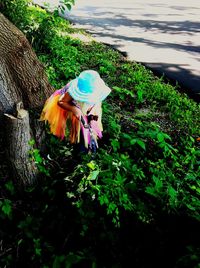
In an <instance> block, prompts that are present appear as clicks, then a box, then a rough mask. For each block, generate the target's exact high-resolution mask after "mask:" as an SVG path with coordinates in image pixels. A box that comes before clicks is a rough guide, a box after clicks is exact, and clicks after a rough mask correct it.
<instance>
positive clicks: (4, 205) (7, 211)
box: [1, 199, 12, 216]
mask: <svg viewBox="0 0 200 268" xmlns="http://www.w3.org/2000/svg"><path fill="white" fill-rule="evenodd" d="M1 209H2V211H3V212H4V213H5V214H6V215H8V216H11V213H12V206H11V201H10V200H8V199H5V200H4V201H3V203H2V208H1Z"/></svg>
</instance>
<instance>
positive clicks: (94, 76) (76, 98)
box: [40, 70, 111, 149]
mask: <svg viewBox="0 0 200 268" xmlns="http://www.w3.org/2000/svg"><path fill="white" fill-rule="evenodd" d="M110 92H111V90H110V88H109V87H107V86H106V85H105V83H104V81H103V80H102V79H101V77H100V76H99V74H98V73H97V72H96V71H93V70H86V71H83V72H81V73H80V75H79V76H78V77H77V78H75V79H73V80H72V81H70V82H69V83H68V84H67V85H66V86H65V87H63V88H62V89H59V90H57V91H55V92H54V93H53V94H52V95H51V96H50V98H49V99H48V100H47V101H46V103H45V105H44V108H43V110H42V114H41V117H40V120H44V121H45V122H46V121H48V123H49V125H50V131H51V133H53V134H54V135H55V136H57V137H59V138H61V139H63V138H64V137H65V133H66V124H67V129H68V130H69V132H70V133H69V138H70V142H71V143H80V141H81V140H83V142H84V146H85V148H86V149H88V147H89V145H90V142H91V133H90V130H91V129H92V133H93V137H94V139H95V140H96V141H97V139H98V138H101V137H102V130H103V128H102V123H101V116H102V110H101V102H102V101H103V100H104V99H105V98H106V97H107V96H108V95H109V94H110ZM88 118H90V119H95V120H91V121H90V122H89V121H88ZM88 124H89V126H90V127H88Z"/></svg>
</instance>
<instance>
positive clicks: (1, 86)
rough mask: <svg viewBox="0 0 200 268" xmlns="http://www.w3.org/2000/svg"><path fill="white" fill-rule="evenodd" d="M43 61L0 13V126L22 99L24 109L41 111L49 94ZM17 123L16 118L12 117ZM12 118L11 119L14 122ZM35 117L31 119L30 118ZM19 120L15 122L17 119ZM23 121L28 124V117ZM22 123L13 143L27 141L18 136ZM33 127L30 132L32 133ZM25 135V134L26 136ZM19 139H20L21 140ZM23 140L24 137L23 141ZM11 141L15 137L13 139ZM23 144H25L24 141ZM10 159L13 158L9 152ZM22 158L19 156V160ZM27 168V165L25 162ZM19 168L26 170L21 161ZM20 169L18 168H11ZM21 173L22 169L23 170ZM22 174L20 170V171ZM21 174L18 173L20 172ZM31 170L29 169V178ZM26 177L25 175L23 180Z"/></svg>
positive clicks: (12, 113)
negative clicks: (5, 114)
mask: <svg viewBox="0 0 200 268" xmlns="http://www.w3.org/2000/svg"><path fill="white" fill-rule="evenodd" d="M52 92H53V88H52V86H51V85H50V84H49V82H48V79H47V76H46V74H45V71H44V67H43V65H42V64H41V63H40V62H39V60H38V58H37V56H36V54H35V53H34V51H33V50H32V48H31V46H30V44H29V42H28V40H27V39H26V37H25V36H24V34H23V33H22V32H21V31H20V30H19V29H17V28H16V27H15V26H14V25H13V24H12V23H11V22H9V21H8V20H7V19H6V18H5V17H4V16H3V15H2V14H1V13H0V128H1V130H2V129H3V128H4V124H5V123H4V121H3V114H4V113H7V114H10V115H13V116H14V117H15V116H16V115H15V114H14V111H15V109H14V107H15V105H16V103H18V102H22V103H23V107H24V108H25V109H26V110H31V111H36V110H37V111H39V112H40V111H41V108H42V106H43V105H44V102H45V100H46V99H47V98H48V97H49V96H50V95H51V94H52ZM12 119H13V120H14V121H15V120H16V121H15V123H14V124H18V123H19V120H17V119H14V118H12ZM14 121H13V122H14ZM32 121H34V120H31V122H32ZM16 122H18V123H16ZM26 124H29V122H28V121H27V122H26ZM23 127H24V125H23V124H18V126H17V127H14V130H13V131H16V132H17V133H18V134H19V135H18V134H17V133H15V135H14V136H15V137H16V139H18V138H19V140H18V141H16V146H18V147H19V148H20V146H21V145H20V143H22V142H23V143H24V142H28V141H27V139H26V141H25V140H23V139H21V137H20V136H21V134H20V133H22V131H23V130H22V129H23ZM34 130H35V129H34V127H32V131H31V133H35V131H34ZM27 137H28V136H27ZM20 139H21V141H20ZM22 140H23V141H22ZM12 142H14V141H12ZM23 146H25V145H24V144H23ZM10 160H13V159H12V157H11V154H10ZM20 161H21V162H23V160H22V158H21V160H20ZM22 164H23V163H22ZM26 165H27V170H29V168H28V165H29V164H28V163H26ZM22 169H24V170H25V167H24V165H22ZM16 171H17V172H18V173H20V172H21V171H19V169H18V168H17V169H15V168H14V169H13V172H14V173H16ZM22 173H23V172H22ZM20 174H21V173H20ZM19 177H20V176H19ZM31 178H32V174H31V173H30V179H31ZM27 180H28V179H26V178H25V181H27Z"/></svg>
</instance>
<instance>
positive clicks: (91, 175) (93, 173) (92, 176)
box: [88, 170, 99, 181]
mask: <svg viewBox="0 0 200 268" xmlns="http://www.w3.org/2000/svg"><path fill="white" fill-rule="evenodd" d="M98 175H99V170H94V171H92V172H91V173H90V175H89V176H88V179H89V180H91V181H93V180H96V178H97V176H98Z"/></svg>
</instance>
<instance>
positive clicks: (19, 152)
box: [5, 107, 38, 186]
mask: <svg viewBox="0 0 200 268" xmlns="http://www.w3.org/2000/svg"><path fill="white" fill-rule="evenodd" d="M5 123H6V129H5V133H6V141H7V142H6V144H7V146H6V153H7V156H8V159H9V161H10V163H11V167H12V170H13V171H14V173H15V175H16V177H15V179H17V181H18V183H19V184H22V186H23V185H26V186H27V185H32V184H33V183H35V181H36V178H37V174H38V172H37V167H36V164H35V162H34V160H33V159H31V157H30V150H31V146H30V145H29V142H30V140H31V135H30V132H31V130H30V124H29V114H28V112H27V111H26V110H24V109H21V108H20V107H19V109H17V116H16V117H15V116H13V115H10V114H5Z"/></svg>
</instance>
